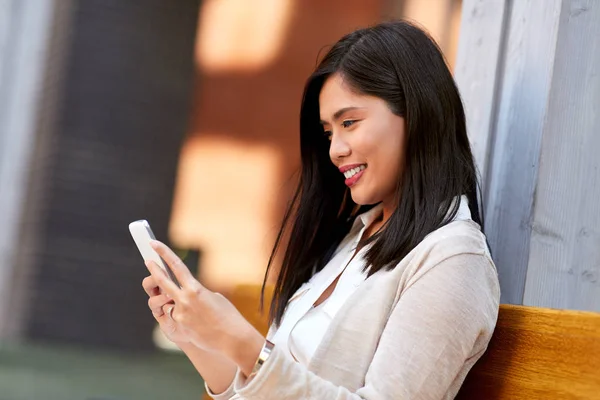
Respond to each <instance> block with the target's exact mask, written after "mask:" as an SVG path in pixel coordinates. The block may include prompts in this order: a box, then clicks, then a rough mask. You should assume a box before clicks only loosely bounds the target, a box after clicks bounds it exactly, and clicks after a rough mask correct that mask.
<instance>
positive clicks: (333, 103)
mask: <svg viewBox="0 0 600 400" xmlns="http://www.w3.org/2000/svg"><path fill="white" fill-rule="evenodd" d="M368 97H369V96H365V95H362V94H360V93H357V92H356V90H354V89H353V88H352V87H351V86H350V84H349V83H347V82H346V81H345V80H344V78H343V77H342V76H340V75H339V74H334V75H332V76H330V77H329V78H328V79H327V80H326V81H325V82H324V83H323V87H322V88H321V93H320V94H319V111H320V114H321V119H323V120H326V119H328V118H329V117H331V116H332V115H333V114H334V113H335V112H336V111H338V110H339V109H341V108H344V107H358V106H365V105H366V104H367V103H368Z"/></svg>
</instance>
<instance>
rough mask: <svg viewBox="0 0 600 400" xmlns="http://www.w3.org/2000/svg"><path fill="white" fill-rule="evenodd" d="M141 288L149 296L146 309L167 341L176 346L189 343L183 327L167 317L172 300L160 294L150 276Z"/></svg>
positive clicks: (172, 305)
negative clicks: (150, 312)
mask: <svg viewBox="0 0 600 400" xmlns="http://www.w3.org/2000/svg"><path fill="white" fill-rule="evenodd" d="M142 286H143V287H144V290H145V291H146V293H147V294H148V296H150V298H149V299H148V307H150V310H151V311H152V315H153V316H154V319H156V321H157V322H158V325H159V326H160V330H161V331H162V332H163V334H164V335H165V336H166V337H167V339H169V340H170V341H172V342H173V343H175V344H177V345H180V344H183V343H188V342H189V341H190V340H189V335H187V334H186V332H185V331H184V328H183V327H181V326H178V324H177V323H176V322H175V320H173V318H171V317H170V316H169V315H168V314H169V312H172V311H171V309H172V307H174V306H175V304H174V302H173V300H171V299H170V298H169V297H168V296H166V295H165V294H162V293H161V291H160V288H159V287H158V285H157V284H156V281H155V280H154V277H152V275H150V276H147V277H146V278H144V280H143V281H142Z"/></svg>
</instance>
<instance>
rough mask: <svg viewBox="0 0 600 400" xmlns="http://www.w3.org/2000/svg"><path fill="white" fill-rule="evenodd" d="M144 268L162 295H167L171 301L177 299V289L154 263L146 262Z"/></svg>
mask: <svg viewBox="0 0 600 400" xmlns="http://www.w3.org/2000/svg"><path fill="white" fill-rule="evenodd" d="M146 268H148V271H150V273H151V274H152V277H153V278H154V281H155V282H156V284H157V285H158V286H159V287H160V288H161V289H162V292H163V294H165V295H169V296H170V297H171V298H172V299H177V298H178V295H179V291H180V289H179V287H178V286H177V285H176V284H175V282H173V281H172V280H171V279H170V278H169V277H168V276H167V275H166V274H165V272H164V271H163V270H162V268H161V267H159V266H158V265H157V264H156V263H155V262H154V261H150V260H148V261H147V262H146Z"/></svg>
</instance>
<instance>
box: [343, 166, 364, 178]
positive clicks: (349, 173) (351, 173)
mask: <svg viewBox="0 0 600 400" xmlns="http://www.w3.org/2000/svg"><path fill="white" fill-rule="evenodd" d="M365 168H367V167H366V166H365V165H364V164H363V165H361V166H360V167H356V168H352V169H349V170H348V171H346V172H344V176H345V177H346V179H350V178H352V177H353V176H354V175H356V174H358V173H359V172H360V171H364V169H365Z"/></svg>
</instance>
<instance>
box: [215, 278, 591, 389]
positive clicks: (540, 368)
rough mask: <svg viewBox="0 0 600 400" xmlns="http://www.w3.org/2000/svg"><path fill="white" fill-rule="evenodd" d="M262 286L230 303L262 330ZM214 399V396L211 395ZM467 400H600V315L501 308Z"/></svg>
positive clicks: (243, 291) (470, 382) (469, 380)
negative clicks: (259, 309)
mask: <svg viewBox="0 0 600 400" xmlns="http://www.w3.org/2000/svg"><path fill="white" fill-rule="evenodd" d="M271 296H272V288H270V289H269V290H268V291H267V302H266V306H265V315H261V314H260V313H259V312H258V305H259V299H260V287H259V286H251V285H249V286H241V287H239V288H236V290H235V291H234V292H233V293H232V294H231V296H230V300H231V301H232V302H233V304H234V305H235V306H236V307H237V308H238V309H239V310H240V312H241V313H242V314H243V315H244V316H245V317H246V318H247V319H248V320H249V321H250V322H251V323H252V324H253V325H254V326H255V327H257V328H258V329H259V330H260V331H261V332H263V333H266V331H267V328H268V323H267V317H266V314H267V311H268V304H269V302H270V299H271ZM206 398H208V397H206ZM456 398H457V399H461V400H468V399H477V400H480V399H484V400H502V399H510V400H520V399H523V400H524V399H527V400H537V399H544V400H546V399H586V400H589V399H600V314H599V313H590V312H579V311H567V310H552V309H545V308H536V307H524V306H512V305H502V306H500V314H499V317H498V323H497V326H496V330H495V332H494V336H493V337H492V340H491V342H490V344H489V347H488V350H487V351H486V353H485V354H484V355H483V356H482V358H481V359H480V360H479V361H478V362H477V363H476V364H475V366H474V367H473V369H472V370H471V371H470V373H469V375H468V376H467V379H466V380H465V383H464V385H463V387H462V388H461V390H460V393H459V394H458V396H457V397H456Z"/></svg>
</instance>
